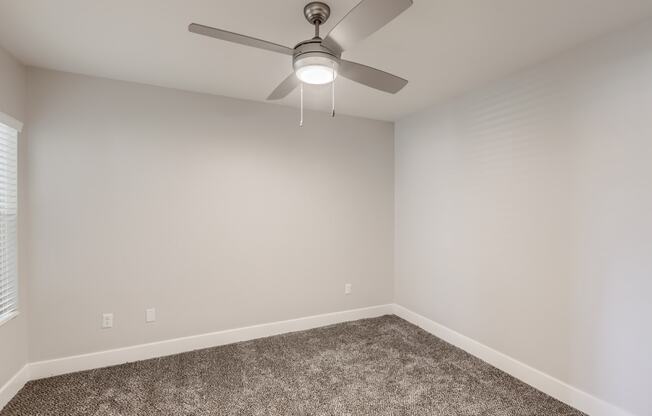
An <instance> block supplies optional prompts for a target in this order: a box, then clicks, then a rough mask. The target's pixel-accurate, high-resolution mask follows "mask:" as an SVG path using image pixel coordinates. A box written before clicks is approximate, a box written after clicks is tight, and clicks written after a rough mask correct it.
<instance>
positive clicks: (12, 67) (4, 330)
mask: <svg viewBox="0 0 652 416" xmlns="http://www.w3.org/2000/svg"><path fill="white" fill-rule="evenodd" d="M25 79H26V71H25V68H24V67H23V66H22V65H21V64H20V63H19V62H18V61H16V60H15V59H14V58H13V57H12V56H11V55H9V54H8V53H7V52H5V51H4V50H3V49H1V48H0V111H1V112H3V113H5V114H8V115H10V116H11V117H13V118H15V119H17V120H19V121H25ZM26 132H27V128H25V129H24V130H23V133H22V134H21V135H20V138H19V142H18V158H19V161H18V166H19V168H18V169H19V172H18V198H19V200H18V204H19V210H20V213H19V220H18V221H19V224H18V240H19V245H20V247H19V263H18V269H19V270H18V278H19V283H18V285H19V288H18V290H19V296H20V299H19V305H18V307H19V315H18V316H17V317H16V318H14V319H12V320H11V321H9V322H6V323H5V324H3V325H0V387H2V386H3V385H4V384H5V383H6V382H7V381H8V380H9V379H10V378H11V377H13V375H14V374H16V372H17V371H18V370H20V369H21V368H22V367H23V366H24V365H25V364H26V363H27V309H28V308H27V267H26V262H25V261H24V260H25V255H24V253H25V251H24V248H25V244H24V242H25V239H24V238H23V237H24V236H25V234H26V225H27V220H26V219H27V216H26V212H27V211H26V201H27V193H26V189H25V186H24V185H25V183H26V181H25V179H26V176H25V173H26V171H27V170H26V150H27V134H26Z"/></svg>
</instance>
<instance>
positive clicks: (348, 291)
mask: <svg viewBox="0 0 652 416" xmlns="http://www.w3.org/2000/svg"><path fill="white" fill-rule="evenodd" d="M344 294H345V295H350V294H351V283H347V284H345V285H344Z"/></svg>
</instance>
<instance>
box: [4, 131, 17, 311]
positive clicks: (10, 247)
mask: <svg viewBox="0 0 652 416" xmlns="http://www.w3.org/2000/svg"><path fill="white" fill-rule="evenodd" d="M17 156H18V131H17V130H16V129H15V128H13V127H9V126H8V125H6V124H3V123H2V122H0V323H2V322H4V321H6V320H7V319H10V318H11V317H12V316H14V315H15V314H16V313H17V312H18V273H17V265H16V259H17V251H18V247H17V233H16V230H17V218H18V189H17V188H18V187H17V180H18V177H17V176H18V175H17V174H18V172H17V167H18V166H17V164H18V162H17Z"/></svg>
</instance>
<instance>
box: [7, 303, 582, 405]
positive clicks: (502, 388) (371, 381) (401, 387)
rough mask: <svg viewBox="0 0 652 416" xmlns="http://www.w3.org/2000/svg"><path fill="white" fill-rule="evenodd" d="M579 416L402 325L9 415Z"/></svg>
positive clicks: (293, 338) (148, 369) (236, 350)
mask: <svg viewBox="0 0 652 416" xmlns="http://www.w3.org/2000/svg"><path fill="white" fill-rule="evenodd" d="M19 415H20V416H31V415H34V416H36V415H38V416H63V415H65V416H82V415H83V416H90V415H93V416H109V415H110V416H118V415H121V416H136V415H138V416H150V415H166V416H167V415H170V416H171V415H193V416H204V415H215V416H217V415H392V416H396V415H436V416H438V415H441V416H444V415H446V416H462V415H463V416H472V415H473V416H475V415H483V416H489V415H496V416H534V415H537V416H544V415H559V416H579V415H583V413H581V412H579V411H577V410H574V409H572V408H570V407H568V406H566V405H564V404H562V403H560V402H558V401H557V400H555V399H553V398H551V397H549V396H547V395H545V394H543V393H541V392H539V391H537V390H535V389H534V388H532V387H530V386H528V385H526V384H524V383H522V382H520V381H518V380H516V379H515V378H513V377H511V376H509V375H507V374H505V373H503V372H502V371H500V370H497V369H496V368H494V367H492V366H490V365H489V364H487V363H485V362H483V361H481V360H479V359H477V358H475V357H473V356H471V355H469V354H467V353H465V352H464V351H462V350H460V349H458V348H455V347H453V346H452V345H450V344H448V343H446V342H444V341H442V340H440V339H438V338H436V337H434V336H432V335H430V334H428V333H427V332H425V331H423V330H421V329H419V328H417V327H416V326H414V325H411V324H409V323H408V322H406V321H404V320H402V319H400V318H397V317H395V316H383V317H380V318H374V319H364V320H360V321H355V322H347V323H343V324H337V325H332V326H328V327H324V328H318V329H312V330H309V331H303V332H296V333H291V334H285V335H279V336H274V337H270V338H263V339H258V340H254V341H247V342H241V343H237V344H231V345H225V346H221V347H215V348H209V349H205V350H198V351H193V352H188V353H184V354H179V355H173V356H169V357H163V358H157V359H151V360H146V361H139V362H135V363H129V364H124V365H119V366H115V367H107V368H102V369H98V370H91V371H83V372H79V373H74V374H68V375H64V376H58V377H51V378H46V379H41V380H36V381H32V382H29V383H28V384H27V385H26V386H25V387H24V388H23V389H22V390H21V391H20V392H19V393H18V394H17V395H16V397H14V398H13V400H12V401H11V402H9V404H8V405H7V406H6V407H5V408H4V409H3V410H2V411H0V416H19Z"/></svg>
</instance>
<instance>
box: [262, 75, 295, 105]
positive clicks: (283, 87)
mask: <svg viewBox="0 0 652 416" xmlns="http://www.w3.org/2000/svg"><path fill="white" fill-rule="evenodd" d="M298 86H299V78H297V76H296V75H295V74H294V72H293V73H291V74H290V75H288V77H287V78H285V79H284V80H283V81H282V82H281V83H280V84H279V85H278V87H276V89H275V90H274V91H272V93H271V94H269V97H267V99H268V100H280V99H281V98H285V97H287V95H288V94H289V93H291V92H292V91H294V89H295V88H296V87H298Z"/></svg>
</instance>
